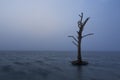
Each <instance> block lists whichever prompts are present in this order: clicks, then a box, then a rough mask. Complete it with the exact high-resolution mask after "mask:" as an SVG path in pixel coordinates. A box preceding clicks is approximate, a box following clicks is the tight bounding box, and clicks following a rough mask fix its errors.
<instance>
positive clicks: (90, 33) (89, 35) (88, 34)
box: [82, 33, 94, 38]
mask: <svg viewBox="0 0 120 80" xmlns="http://www.w3.org/2000/svg"><path fill="white" fill-rule="evenodd" d="M93 34H94V33H89V34H86V35H83V36H82V38H84V37H87V36H90V35H93Z"/></svg>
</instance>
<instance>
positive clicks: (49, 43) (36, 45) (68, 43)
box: [0, 0, 120, 51]
mask: <svg viewBox="0 0 120 80" xmlns="http://www.w3.org/2000/svg"><path fill="white" fill-rule="evenodd" d="M119 8H120V0H0V50H76V46H74V45H73V44H72V39H71V38H68V37H67V36H68V35H75V36H76V35H77V34H76V31H77V30H78V27H77V21H78V20H79V16H78V15H79V14H80V13H81V12H83V13H84V19H85V18H87V17H90V20H89V21H88V23H87V24H86V26H85V30H84V34H87V33H91V32H92V33H94V35H93V36H89V37H86V38H84V39H83V41H82V50H86V51H87V50H94V51H97V50H99V51H119V50H120V36H119V35H120V9H119Z"/></svg>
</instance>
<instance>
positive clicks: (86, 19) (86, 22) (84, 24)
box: [82, 17, 90, 27]
mask: <svg viewBox="0 0 120 80" xmlns="http://www.w3.org/2000/svg"><path fill="white" fill-rule="evenodd" d="M89 19H90V17H88V18H87V19H86V20H85V21H84V22H83V25H82V26H83V27H84V26H85V24H86V23H87V21H88V20H89Z"/></svg>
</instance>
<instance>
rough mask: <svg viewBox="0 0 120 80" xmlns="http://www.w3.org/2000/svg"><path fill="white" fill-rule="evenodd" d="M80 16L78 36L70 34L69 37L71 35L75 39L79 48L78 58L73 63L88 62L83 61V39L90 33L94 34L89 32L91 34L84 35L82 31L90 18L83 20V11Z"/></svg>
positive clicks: (74, 42)
mask: <svg viewBox="0 0 120 80" xmlns="http://www.w3.org/2000/svg"><path fill="white" fill-rule="evenodd" d="M79 16H80V20H79V21H78V28H79V31H77V34H78V38H76V37H74V36H68V37H71V38H73V39H74V41H72V42H73V44H75V45H76V46H77V49H78V54H77V60H76V61H73V62H72V64H75V65H76V64H78V65H79V64H87V62H84V61H82V56H81V41H82V38H84V37H87V36H89V35H93V33H89V34H86V35H82V32H83V30H84V26H85V24H86V23H87V21H88V20H89V17H88V18H86V19H85V21H83V13H81V15H79Z"/></svg>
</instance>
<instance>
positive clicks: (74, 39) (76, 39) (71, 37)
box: [68, 36, 78, 42]
mask: <svg viewBox="0 0 120 80" xmlns="http://www.w3.org/2000/svg"><path fill="white" fill-rule="evenodd" d="M68 37H71V38H73V39H74V40H75V41H76V42H78V40H77V39H76V38H75V37H74V36H68Z"/></svg>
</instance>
